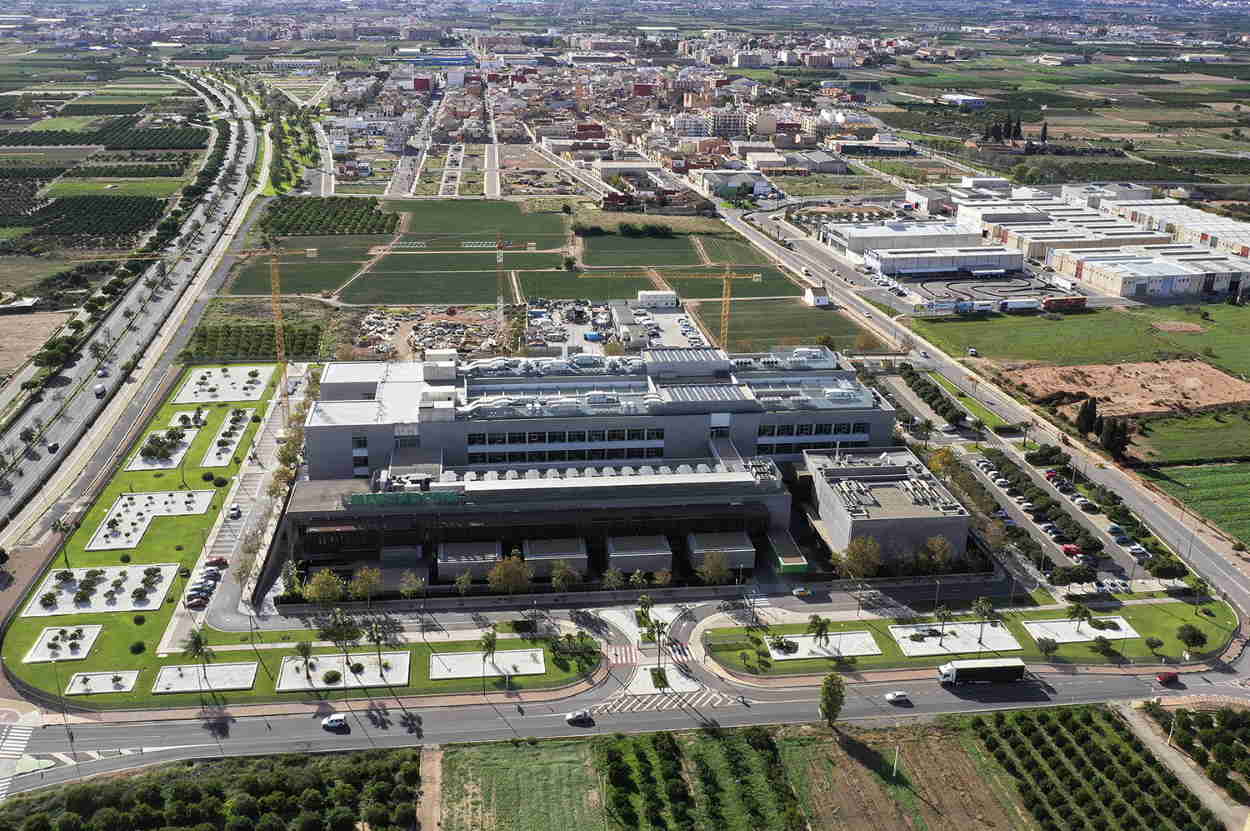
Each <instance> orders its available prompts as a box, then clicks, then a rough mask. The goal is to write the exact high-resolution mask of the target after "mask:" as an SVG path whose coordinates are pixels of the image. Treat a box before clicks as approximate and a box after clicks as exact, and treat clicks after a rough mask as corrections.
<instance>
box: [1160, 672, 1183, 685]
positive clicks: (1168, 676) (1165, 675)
mask: <svg viewBox="0 0 1250 831" xmlns="http://www.w3.org/2000/svg"><path fill="white" fill-rule="evenodd" d="M1155 680H1156V681H1158V682H1159V683H1160V684H1175V683H1176V682H1177V681H1179V680H1180V676H1179V675H1177V674H1176V673H1175V672H1160V673H1159V674H1158V675H1156V676H1155Z"/></svg>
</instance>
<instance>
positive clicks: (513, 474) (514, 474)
mask: <svg viewBox="0 0 1250 831" xmlns="http://www.w3.org/2000/svg"><path fill="white" fill-rule="evenodd" d="M504 478H506V479H520V478H521V474H519V473H517V472H516V471H515V470H510V471H508V472H507V473H505V474H504Z"/></svg>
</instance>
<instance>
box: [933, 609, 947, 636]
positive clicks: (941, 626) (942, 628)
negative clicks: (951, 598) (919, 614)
mask: <svg viewBox="0 0 1250 831" xmlns="http://www.w3.org/2000/svg"><path fill="white" fill-rule="evenodd" d="M933 616H934V617H936V618H937V619H938V643H941V642H942V638H944V637H946V621H948V620H950V619H951V610H950V607H949V606H944V605H943V606H938V607H937V608H936V609H934V610H933Z"/></svg>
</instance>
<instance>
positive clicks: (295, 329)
mask: <svg viewBox="0 0 1250 831" xmlns="http://www.w3.org/2000/svg"><path fill="white" fill-rule="evenodd" d="M282 333H283V336H284V340H285V343H286V354H287V357H289V358H291V359H292V360H312V359H316V358H322V357H328V356H326V355H323V354H322V349H321V325H320V324H319V323H294V322H292V323H286V322H283V325H282ZM184 355H185V357H186V358H187V359H188V360H193V361H215V360H216V361H220V360H237V359H244V360H246V359H251V360H273V359H274V358H276V357H277V355H278V347H277V344H276V343H275V341H274V330H273V324H271V323H257V322H256V321H255V320H249V319H246V318H244V319H240V320H235V321H230V322H224V323H201V324H200V325H198V326H196V327H195V331H194V332H192V333H191V341H190V342H189V343H188V344H187V346H186V348H185V349H184Z"/></svg>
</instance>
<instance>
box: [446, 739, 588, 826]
mask: <svg viewBox="0 0 1250 831" xmlns="http://www.w3.org/2000/svg"><path fill="white" fill-rule="evenodd" d="M442 777H443V783H442V785H443V787H442V822H441V824H440V825H439V826H438V827H439V828H442V829H443V831H480V829H484V828H497V829H504V828H507V829H511V831H562V829H568V831H585V829H588V828H595V827H599V824H600V823H601V821H602V818H603V810H602V806H601V805H600V804H599V798H598V797H599V794H598V790H599V785H598V781H597V776H596V774H595V770H594V767H593V763H592V759H591V744H590V742H586V741H578V740H563V741H543V742H538V743H536V744H528V743H518V744H516V745H510V744H502V743H499V744H474V745H455V746H452V747H447V748H445V749H444V750H443V768H442Z"/></svg>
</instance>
